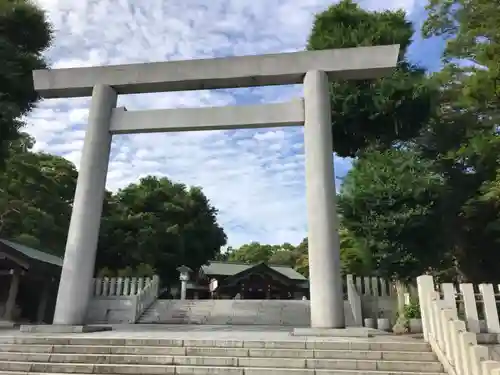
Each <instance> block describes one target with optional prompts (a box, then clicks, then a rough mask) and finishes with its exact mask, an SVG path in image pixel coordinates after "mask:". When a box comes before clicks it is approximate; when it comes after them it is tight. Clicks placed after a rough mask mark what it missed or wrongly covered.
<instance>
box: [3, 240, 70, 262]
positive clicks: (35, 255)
mask: <svg viewBox="0 0 500 375" xmlns="http://www.w3.org/2000/svg"><path fill="white" fill-rule="evenodd" d="M0 242H1V243H3V244H4V245H5V246H7V247H9V248H10V249H12V250H14V251H16V252H18V253H21V254H23V255H25V256H26V257H28V258H30V259H33V260H37V261H39V262H43V263H48V264H52V265H54V266H58V267H62V265H63V259H62V258H59V257H57V256H55V255H51V254H47V253H44V252H43V251H40V250H35V249H32V248H31V247H28V246H24V245H21V244H18V243H16V242H12V241H7V240H3V239H0Z"/></svg>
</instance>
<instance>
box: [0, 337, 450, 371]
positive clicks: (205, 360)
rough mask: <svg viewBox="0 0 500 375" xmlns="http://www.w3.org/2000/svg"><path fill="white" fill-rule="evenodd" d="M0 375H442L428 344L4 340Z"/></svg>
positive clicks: (416, 342)
mask: <svg viewBox="0 0 500 375" xmlns="http://www.w3.org/2000/svg"><path fill="white" fill-rule="evenodd" d="M0 373H1V374H9V375H17V374H21V373H22V374H26V373H29V374H68V373H72V374H89V373H92V374H115V375H122V374H141V375H142V374H144V375H146V374H178V375H182V374H192V375H195V374H200V375H202V374H203V375H205V374H209V373H210V374H225V375H270V374H273V375H285V374H287V375H290V373H293V374H297V375H298V374H310V375H315V374H317V375H396V374H398V375H438V374H442V373H443V368H442V365H441V364H440V363H439V362H438V361H437V359H436V357H435V356H434V354H433V353H432V352H431V351H430V349H429V347H428V346H427V344H425V343H423V342H418V341H415V342H410V341H401V342H394V341H392V342H389V341H388V342H376V341H369V340H367V341H346V340H343V341H306V340H303V341H232V340H230V341H225V340H170V339H138V338H137V339H119V338H89V337H74V338H61V337H42V336H16V337H10V338H8V337H0Z"/></svg>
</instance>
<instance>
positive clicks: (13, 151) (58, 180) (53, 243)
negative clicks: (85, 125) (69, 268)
mask: <svg viewBox="0 0 500 375" xmlns="http://www.w3.org/2000/svg"><path fill="white" fill-rule="evenodd" d="M33 144H34V141H33V139H32V138H31V137H29V136H28V135H26V134H23V135H22V136H21V138H20V139H18V140H17V141H15V142H11V143H10V156H9V158H8V159H7V161H6V168H5V171H4V173H2V174H0V237H2V238H6V239H11V240H13V241H17V242H21V243H24V244H26V245H27V246H33V247H35V248H39V249H44V250H46V251H48V252H51V253H55V254H56V255H63V254H64V248H65V241H66V234H67V231H68V226H69V219H70V215H71V204H72V201H73V195H74V191H75V188H76V179H77V171H76V169H75V166H74V165H73V164H72V163H71V162H69V161H67V160H66V159H64V158H62V157H59V156H54V155H49V154H45V153H34V152H31V151H29V149H30V148H31V147H32V146H33Z"/></svg>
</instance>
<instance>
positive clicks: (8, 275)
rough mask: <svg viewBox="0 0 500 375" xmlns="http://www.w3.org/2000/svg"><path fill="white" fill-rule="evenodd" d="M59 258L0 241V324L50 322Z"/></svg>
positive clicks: (60, 267)
mask: <svg viewBox="0 0 500 375" xmlns="http://www.w3.org/2000/svg"><path fill="white" fill-rule="evenodd" d="M62 263H63V260H62V258H59V257H57V256H54V255H51V254H48V253H45V252H43V251H40V250H36V249H32V248H30V247H28V246H24V245H21V244H19V243H15V242H12V241H8V240H4V239H0V320H6V321H12V322H21V321H22V322H39V323H41V322H48V321H49V320H51V318H50V317H51V316H52V311H50V310H53V308H54V305H55V296H56V293H57V287H58V282H59V277H60V274H61V269H62Z"/></svg>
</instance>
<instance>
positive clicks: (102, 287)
mask: <svg viewBox="0 0 500 375" xmlns="http://www.w3.org/2000/svg"><path fill="white" fill-rule="evenodd" d="M148 280H150V278H149V277H99V278H95V279H93V284H94V285H93V296H95V297H115V296H116V297H120V296H135V295H137V294H138V293H140V292H141V290H142V289H143V288H144V287H145V285H146V284H147V283H148Z"/></svg>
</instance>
